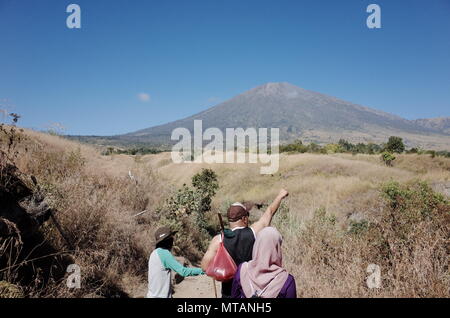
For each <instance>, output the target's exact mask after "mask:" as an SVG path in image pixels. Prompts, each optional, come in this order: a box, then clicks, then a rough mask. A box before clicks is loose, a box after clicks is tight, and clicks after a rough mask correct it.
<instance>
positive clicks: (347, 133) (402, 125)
mask: <svg viewBox="0 0 450 318" xmlns="http://www.w3.org/2000/svg"><path fill="white" fill-rule="evenodd" d="M195 119H202V120H203V129H206V128H209V127H217V128H219V129H221V130H222V131H224V129H225V128H227V127H230V128H238V127H242V128H248V127H254V128H271V127H277V128H280V139H281V141H282V142H287V141H292V140H294V139H297V138H301V139H302V140H304V141H314V142H336V141H337V140H339V139H340V138H345V139H348V140H350V141H353V142H370V141H372V142H384V141H386V139H387V138H388V137H389V136H391V135H399V136H402V137H404V138H405V141H406V142H407V143H408V144H410V145H414V146H424V147H432V148H450V141H449V140H446V139H450V138H448V137H449V135H448V132H447V136H445V135H446V133H445V132H438V131H437V130H436V129H435V128H433V127H429V126H427V125H420V124H418V123H416V122H413V121H409V120H406V119H404V118H401V117H399V116H395V115H392V114H388V113H385V112H382V111H378V110H375V109H371V108H368V107H364V106H360V105H356V104H353V103H350V102H346V101H343V100H340V99H337V98H335V97H331V96H327V95H324V94H320V93H317V92H313V91H309V90H306V89H303V88H300V87H297V86H294V85H292V84H289V83H267V84H265V85H262V86H258V87H256V88H253V89H251V90H249V91H247V92H244V93H242V94H240V95H238V96H236V97H234V98H232V99H230V100H228V101H225V102H223V103H221V104H218V105H217V106H214V107H212V108H210V109H207V110H205V111H203V112H200V113H198V114H195V115H193V116H190V117H187V118H184V119H180V120H177V121H174V122H171V123H168V124H165V125H160V126H155V127H151V128H147V129H143V130H139V131H136V132H133V133H129V134H125V135H120V136H114V137H112V140H115V141H118V142H121V143H146V144H166V145H168V144H170V143H172V142H171V141H170V136H171V133H172V131H173V129H175V128H177V127H185V128H188V129H189V130H191V131H192V130H193V122H194V120H195Z"/></svg>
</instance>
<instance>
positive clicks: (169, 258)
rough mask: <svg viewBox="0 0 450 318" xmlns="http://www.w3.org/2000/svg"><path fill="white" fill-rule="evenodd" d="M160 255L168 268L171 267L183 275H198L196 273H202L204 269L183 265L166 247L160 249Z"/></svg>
mask: <svg viewBox="0 0 450 318" xmlns="http://www.w3.org/2000/svg"><path fill="white" fill-rule="evenodd" d="M158 256H159V258H160V260H161V263H162V264H163V266H164V267H165V268H166V269H171V270H173V271H175V272H177V273H178V274H180V275H181V276H183V277H186V276H196V275H202V274H203V271H202V270H201V268H190V267H184V266H183V265H181V264H180V263H179V262H178V261H177V260H176V259H175V257H173V255H172V254H171V253H170V252H169V251H168V250H166V249H162V248H160V249H158Z"/></svg>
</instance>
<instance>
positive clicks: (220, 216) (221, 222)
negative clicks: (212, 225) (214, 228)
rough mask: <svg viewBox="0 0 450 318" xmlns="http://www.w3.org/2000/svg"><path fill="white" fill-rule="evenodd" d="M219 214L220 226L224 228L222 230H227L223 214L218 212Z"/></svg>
mask: <svg viewBox="0 0 450 318" xmlns="http://www.w3.org/2000/svg"><path fill="white" fill-rule="evenodd" d="M217 215H218V216H219V222H220V227H221V228H222V232H223V231H225V226H224V225H223V220H222V214H220V213H217Z"/></svg>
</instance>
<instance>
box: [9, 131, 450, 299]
mask: <svg viewBox="0 0 450 318" xmlns="http://www.w3.org/2000/svg"><path fill="white" fill-rule="evenodd" d="M2 132H6V134H7V135H6V136H8V134H9V129H8V128H7V129H6V130H4V131H2ZM18 134H19V137H20V138H13V140H14V143H13V148H14V149H16V150H14V151H13V154H14V153H16V154H17V156H15V159H14V160H13V161H14V162H15V164H16V166H17V168H18V169H19V170H20V174H18V176H19V177H20V179H21V180H22V181H23V182H24V183H25V184H27V185H28V186H30V187H31V188H34V187H33V186H32V182H31V176H35V177H36V179H37V182H38V184H39V185H40V187H41V191H42V194H43V196H44V198H45V200H44V202H46V204H48V206H50V207H51V208H52V209H54V211H55V216H56V218H57V219H58V221H59V224H60V227H61V229H62V232H63V233H65V236H66V238H67V239H68V241H69V242H70V243H71V244H73V245H74V247H75V248H74V249H72V248H70V247H69V246H68V245H67V241H66V240H65V239H63V237H61V235H60V233H58V232H59V230H58V228H57V227H55V225H54V224H53V223H52V222H51V220H47V221H46V222H45V223H44V224H43V225H42V227H41V229H40V235H42V236H43V237H45V241H46V242H47V244H50V245H51V247H52V249H53V250H54V251H55V252H56V253H57V255H67V256H68V257H70V259H69V260H64V262H63V263H62V264H61V261H60V262H59V263H57V264H59V266H60V267H62V271H61V272H59V276H51V275H55V273H54V272H53V273H52V272H51V271H50V273H49V269H50V267H48V266H49V265H48V263H40V262H38V261H31V263H30V264H31V267H28V266H19V267H18V268H19V269H21V268H26V269H27V270H30V271H31V272H30V274H29V275H31V277H30V278H32V279H42V277H41V276H40V275H42V273H47V274H46V275H50V277H46V278H47V280H48V282H47V281H44V282H45V283H43V284H44V285H42V286H34V285H31V284H30V285H24V282H23V280H22V281H21V280H20V279H21V278H23V277H22V276H21V272H17V273H16V271H12V274H13V275H5V274H4V273H2V272H0V282H1V281H6V282H8V283H14V284H18V285H20V284H22V285H21V287H20V289H21V290H22V291H23V293H24V294H25V295H26V296H28V297H119V296H120V297H127V296H129V297H143V296H144V294H145V291H146V286H147V277H146V271H147V261H148V255H149V253H150V252H151V251H152V249H153V241H152V240H153V239H152V235H153V232H154V230H155V228H157V227H158V226H160V225H161V224H164V223H161V222H162V221H163V220H162V219H161V217H163V216H164V215H168V212H169V210H168V209H167V208H168V207H169V208H170V205H169V206H167V205H164V202H165V200H167V199H168V198H170V197H171V196H172V195H174V194H176V193H179V194H183V193H184V192H180V191H177V189H184V188H183V185H185V184H190V181H191V178H192V177H193V176H194V175H195V174H197V173H200V172H201V171H202V169H204V168H210V169H212V170H213V171H214V172H215V174H216V175H217V179H218V182H219V189H218V191H217V194H216V195H215V196H214V197H213V200H212V208H211V211H209V212H208V213H207V214H206V221H207V223H208V224H210V226H212V227H213V228H216V229H217V221H216V213H217V212H222V213H224V211H225V210H226V208H227V206H228V204H230V203H231V202H235V201H238V200H240V201H244V200H250V201H255V202H256V201H258V202H261V203H263V204H268V203H270V201H271V200H272V199H273V198H274V196H275V195H276V193H277V192H278V190H279V189H280V188H287V189H288V190H289V192H290V195H289V197H288V200H287V201H286V202H285V204H284V205H283V206H282V208H281V209H280V211H279V212H278V213H277V215H276V217H275V219H274V222H273V225H274V226H276V227H277V228H278V229H279V230H280V232H281V233H282V235H283V237H284V243H283V244H284V253H285V254H284V258H283V259H284V264H285V266H286V268H287V269H288V270H289V271H290V272H291V273H292V274H293V275H294V277H295V279H296V281H297V282H298V284H299V286H300V284H301V286H302V288H301V289H299V296H300V297H339V296H340V297H446V296H447V295H448V287H449V286H448V279H447V278H446V277H448V254H447V252H446V251H447V250H446V248H447V246H448V233H449V231H450V230H449V226H450V223H449V222H450V221H449V219H448V215H449V214H448V212H449V211H450V205H449V204H448V202H445V201H444V199H443V197H441V196H439V195H437V194H435V193H434V192H432V191H431V189H430V188H428V187H427V186H425V185H424V184H422V183H418V182H417V180H421V181H425V182H427V183H428V184H429V185H431V187H432V188H433V189H435V190H436V191H439V192H441V193H442V194H443V195H444V196H446V197H447V198H448V197H449V195H450V159H449V158H445V157H438V156H436V157H434V158H433V157H432V156H430V155H417V154H403V155H398V158H397V159H396V161H395V163H394V167H387V166H385V165H383V164H382V162H381V161H380V158H379V156H378V155H360V154H358V155H351V154H332V155H326V154H291V155H289V154H284V153H283V154H281V156H280V170H279V171H278V172H277V173H276V174H274V175H272V176H271V175H261V174H260V173H259V165H258V164H234V165H221V164H213V165H208V164H184V165H183V164H174V163H173V162H172V161H171V159H170V154H169V153H160V154H154V155H145V156H128V155H112V156H101V155H100V153H99V150H97V149H95V148H93V147H91V146H86V145H82V144H79V143H76V142H72V141H67V140H65V139H63V138H60V137H57V136H51V135H47V134H42V133H36V132H33V131H28V130H25V131H24V132H19V133H18ZM4 137H5V136H3V135H2V134H0V141H2V142H1V143H0V150H1V151H5V152H9V151H10V150H9V149H10V148H9V147H8V143H6V142H4V141H6V140H9V139H4ZM8 138H9V137H8ZM3 164H4V162H0V168H2V169H3ZM129 171H131V174H132V175H133V177H134V178H133V179H131V178H130V177H129ZM0 172H1V171H0ZM1 175H2V173H0V176H1ZM2 182H3V181H2ZM395 182H398V184H397V183H395ZM386 187H388V188H387V189H388V190H389V191H391V192H392V193H394V194H395V196H394V197H392V198H391V200H396V206H397V205H398V206H400V207H401V206H402V205H405V204H407V206H406V211H407V212H408V213H403V211H402V210H400V211H392V210H390V208H389V206H390V205H389V204H387V203H389V201H386V200H387V198H386V193H390V192H386V190H385V189H386ZM405 187H409V188H405ZM0 189H2V190H6V191H9V190H11V189H12V188H11V185H10V184H9V183H6V184H3V183H2V184H0ZM183 191H184V190H183ZM187 193H189V192H187ZM397 201H398V202H397ZM177 202H178V203H177V204H179V205H177V215H176V216H177V217H176V219H172V220H171V221H170V222H171V223H170V224H171V226H181V229H182V231H183V233H185V236H180V235H178V236H177V238H176V244H177V248H176V249H174V253H176V254H177V255H181V256H184V257H187V258H189V257H191V256H192V255H194V254H193V253H191V252H195V254H197V255H202V253H203V252H204V250H202V248H201V247H198V246H197V245H196V244H197V243H199V242H200V243H202V244H203V246H205V244H206V245H207V242H208V238H205V237H204V236H201V235H200V234H199V233H200V232H201V231H200V229H199V228H198V227H192V224H190V225H189V223H188V222H187V220H189V218H190V217H192V214H191V215H188V214H187V212H185V211H186V209H185V205H184V203H183V202H184V201H177ZM186 204H187V203H186ZM160 208H162V209H160ZM0 210H1V209H0ZM145 210H148V212H147V213H145V214H143V215H141V216H139V217H134V215H136V214H137V213H139V212H140V211H145ZM158 211H162V214H160V212H158ZM3 212H5V211H3V210H1V211H0V230H2V229H3V228H2V227H1V224H2V221H3V218H4V217H6V218H8V214H7V213H6V214H3ZM6 212H8V211H6ZM262 212H263V209H261V210H258V209H254V210H252V212H251V220H252V221H254V220H256V219H257V218H258V216H260V215H261V213H262ZM394 212H395V214H394V215H395V217H396V218H400V220H398V222H400V224H402V226H403V227H402V228H400V229H398V230H399V231H400V232H396V231H397V228H396V224H397V223H392V213H394ZM179 213H181V215H180V214H179ZM417 213H418V214H417ZM423 213H425V214H424V215H425V216H426V218H425V219H422V216H421V215H422V214H423ZM6 224H8V223H6ZM369 224H371V225H373V227H372V226H369ZM378 229H382V230H383V231H382V232H381V233H380V232H377V231H378ZM404 231H409V232H404ZM405 233H408V234H407V235H406V236H405ZM22 234H24V233H22ZM2 240H4V238H3V237H0V242H4V241H2ZM38 242H39V241H38ZM193 242H195V244H194V243H193ZM378 243H379V245H378ZM387 243H389V244H390V246H391V250H388V251H386V250H384V249H383V247H384V246H387V245H386V244H387ZM17 244H18V245H19V247H20V244H21V243H20V241H19V242H18V243H17ZM29 244H36V242H34V243H33V242H29ZM182 244H188V245H182ZM202 244H200V245H202ZM3 246H5V245H1V244H0V267H1V266H2V264H4V263H2V262H1V261H2V260H3V259H2V258H4V257H8V255H10V254H9V253H10V251H8V250H3V249H2V248H3ZM187 251H189V252H187ZM34 253H38V254H34V255H33V256H34V257H36V258H37V257H42V256H52V255H53V254H51V255H47V254H45V251H42V248H37V249H36V250H35V252H34ZM194 256H195V255H194ZM48 259H50V260H52V261H53V262H54V263H56V262H57V261H58V259H53V257H48ZM190 260H191V262H193V263H192V264H193V265H195V261H196V260H195V258H193V259H190ZM197 260H198V257H197ZM393 260H395V264H396V266H395V267H392V264H393V263H392V262H393ZM68 263H76V264H78V265H80V266H81V268H82V273H84V274H83V275H84V276H83V277H84V278H83V281H82V282H83V285H82V289H80V290H69V289H67V288H66V284H65V283H66V278H67V275H68V274H67V273H66V272H65V271H64V269H65V267H64V266H65V265H67V264H68ZM369 263H376V264H380V266H382V268H383V270H384V271H383V273H385V274H384V275H385V276H383V284H386V285H385V287H384V288H382V289H379V290H372V291H371V290H368V289H367V287H366V285H365V279H366V267H367V264H369ZM20 264H22V263H20ZM20 264H19V265H20ZM24 264H25V263H24ZM27 264H28V263H27ZM411 264H413V266H410V265H411ZM25 265H26V264H25ZM15 275H16V276H15ZM446 275H447V276H446ZM330 277H333V278H334V279H330ZM405 277H407V278H408V279H405ZM50 278H52V279H50ZM430 281H432V282H433V284H430V283H429V282H430ZM201 286H204V287H201ZM211 286H212V284H211V283H210V280H209V279H208V278H206V277H199V278H195V277H193V278H191V279H189V280H187V281H186V284H185V287H183V289H181V290H180V289H179V291H180V293H179V296H184V297H194V296H199V297H200V296H201V297H213V294H212V293H211ZM186 288H189V290H186ZM205 288H208V289H207V290H208V293H210V294H207V293H205V292H206V289H205ZM176 290H177V288H176ZM175 297H177V295H175Z"/></svg>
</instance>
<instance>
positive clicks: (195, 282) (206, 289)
mask: <svg viewBox="0 0 450 318" xmlns="http://www.w3.org/2000/svg"><path fill="white" fill-rule="evenodd" d="M216 290H217V297H220V282H216ZM173 298H215V294H214V284H213V280H212V278H211V277H208V276H206V275H202V276H191V277H186V278H185V279H184V280H183V281H182V282H181V283H180V284H178V285H175V293H174V294H173Z"/></svg>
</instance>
